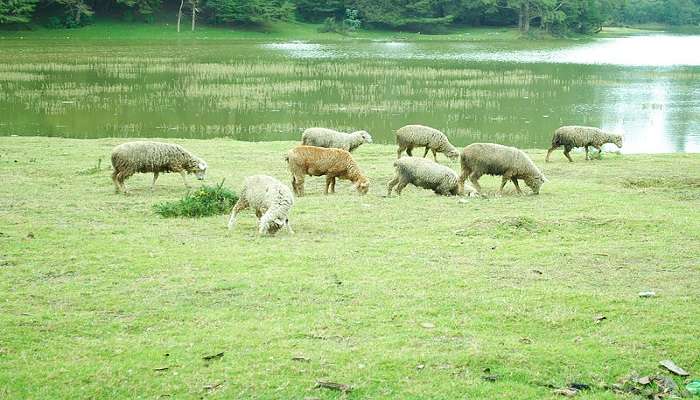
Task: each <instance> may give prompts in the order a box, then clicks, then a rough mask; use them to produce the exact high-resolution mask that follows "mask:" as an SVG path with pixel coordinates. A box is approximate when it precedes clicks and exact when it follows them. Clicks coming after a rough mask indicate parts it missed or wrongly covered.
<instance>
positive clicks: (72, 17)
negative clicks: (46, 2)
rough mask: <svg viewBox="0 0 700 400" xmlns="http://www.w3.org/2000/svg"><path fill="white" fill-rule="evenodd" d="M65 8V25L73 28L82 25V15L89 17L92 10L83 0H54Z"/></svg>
mask: <svg viewBox="0 0 700 400" xmlns="http://www.w3.org/2000/svg"><path fill="white" fill-rule="evenodd" d="M55 1H56V3H57V4H60V5H61V6H62V7H63V9H64V10H65V13H66V15H65V17H66V19H65V25H66V26H67V27H69V28H75V27H78V26H82V25H84V20H83V17H91V16H92V15H93V14H94V12H93V11H92V8H90V6H89V5H87V4H85V2H84V1H83V0H55Z"/></svg>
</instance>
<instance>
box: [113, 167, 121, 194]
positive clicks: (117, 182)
mask: <svg viewBox="0 0 700 400" xmlns="http://www.w3.org/2000/svg"><path fill="white" fill-rule="evenodd" d="M118 175H119V172H117V170H116V169H115V170H114V172H112V183H114V192H115V193H119V192H120V191H121V185H120V184H119V181H118V180H117V176H118Z"/></svg>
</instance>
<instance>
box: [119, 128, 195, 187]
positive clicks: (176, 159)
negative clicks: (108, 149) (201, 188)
mask: <svg viewBox="0 0 700 400" xmlns="http://www.w3.org/2000/svg"><path fill="white" fill-rule="evenodd" d="M112 167H113V168H114V172H113V173H112V182H114V186H115V187H116V191H117V193H119V192H120V191H122V192H124V193H127V192H128V191H127V188H126V185H125V184H124V181H125V180H126V179H128V178H129V177H130V176H131V175H133V174H135V173H137V172H142V173H146V172H152V173H153V183H152V184H151V189H153V188H154V187H155V184H156V179H158V174H160V173H166V172H179V173H180V175H181V176H182V181H183V182H184V184H185V186H188V185H187V180H186V178H185V175H186V174H187V173H194V174H195V176H196V177H197V179H199V180H202V179H204V177H205V175H206V172H207V163H206V162H205V161H204V160H202V159H201V158H199V157H197V156H195V155H194V154H192V153H190V152H189V151H187V150H185V149H184V148H183V147H182V146H179V145H176V144H170V143H161V142H148V141H139V142H128V143H123V144H120V145H118V146H116V147H115V148H114V149H113V150H112Z"/></svg>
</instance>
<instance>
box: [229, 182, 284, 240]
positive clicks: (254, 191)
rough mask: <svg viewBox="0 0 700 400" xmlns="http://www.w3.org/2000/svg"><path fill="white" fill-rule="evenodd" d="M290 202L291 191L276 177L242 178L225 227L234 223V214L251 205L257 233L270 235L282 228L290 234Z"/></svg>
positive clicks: (231, 227) (230, 226)
mask: <svg viewBox="0 0 700 400" xmlns="http://www.w3.org/2000/svg"><path fill="white" fill-rule="evenodd" d="M293 205H294V195H292V191H291V190H289V188H288V187H287V186H286V185H284V184H283V183H282V182H280V181H279V180H277V179H275V178H273V177H271V176H267V175H253V176H250V177H248V178H246V179H245V182H244V184H243V189H241V193H240V197H239V199H238V201H237V202H236V205H234V206H233V209H232V210H231V216H230V217H229V220H228V229H233V227H234V226H235V225H236V215H237V214H238V213H239V212H241V211H243V210H245V209H246V208H249V207H250V208H252V209H254V210H255V215H256V216H257V217H258V234H260V235H264V234H270V235H274V234H275V233H276V232H277V231H278V230H279V229H281V228H282V227H286V228H287V232H289V234H293V233H294V231H292V227H291V225H289V212H290V211H291V209H292V206H293Z"/></svg>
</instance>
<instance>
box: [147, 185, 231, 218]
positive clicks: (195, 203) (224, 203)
mask: <svg viewBox="0 0 700 400" xmlns="http://www.w3.org/2000/svg"><path fill="white" fill-rule="evenodd" d="M236 201H238V196H236V193H234V192H233V191H232V190H230V189H228V188H225V187H224V181H221V183H220V184H218V185H216V186H206V185H205V186H202V187H200V188H199V189H197V190H195V191H193V192H188V193H187V195H185V197H183V198H182V199H180V200H178V201H165V202H162V203H158V204H155V205H154V206H153V209H154V211H155V213H156V214H158V215H160V216H161V217H164V218H173V217H189V218H198V217H208V216H212V215H221V214H226V213H227V212H229V211H231V207H233V205H234V204H236Z"/></svg>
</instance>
